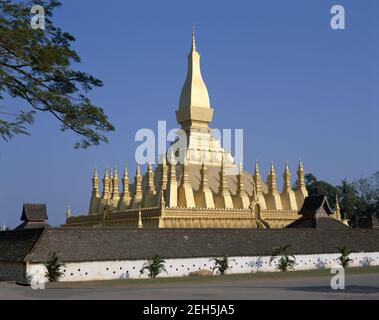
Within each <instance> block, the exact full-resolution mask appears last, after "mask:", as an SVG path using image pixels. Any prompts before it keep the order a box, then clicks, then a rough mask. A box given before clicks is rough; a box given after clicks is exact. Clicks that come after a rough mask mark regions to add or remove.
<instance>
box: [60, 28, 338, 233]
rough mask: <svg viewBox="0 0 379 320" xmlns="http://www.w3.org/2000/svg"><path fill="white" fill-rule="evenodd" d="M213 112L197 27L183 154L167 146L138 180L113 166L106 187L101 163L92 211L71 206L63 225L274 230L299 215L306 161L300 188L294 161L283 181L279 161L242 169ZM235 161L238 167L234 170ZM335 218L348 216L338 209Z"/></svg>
mask: <svg viewBox="0 0 379 320" xmlns="http://www.w3.org/2000/svg"><path fill="white" fill-rule="evenodd" d="M213 113H214V109H213V108H212V106H211V103H210V99H209V95H208V90H207V87H206V85H205V83H204V81H203V78H202V75H201V69H200V55H199V53H198V51H197V49H196V43H195V35H194V33H193V35H192V48H191V52H190V54H189V56H188V71H187V77H186V80H185V83H184V85H183V88H182V92H181V94H180V100H179V107H178V110H177V111H176V118H177V121H178V123H179V124H180V126H181V129H182V132H184V133H185V135H186V138H187V139H186V141H187V144H186V146H185V147H184V148H182V149H180V150H179V151H180V153H181V155H182V158H181V159H182V161H176V160H175V159H176V157H175V156H176V154H174V152H172V151H167V153H166V154H165V155H163V156H162V157H161V159H160V161H159V164H158V165H157V166H156V167H155V168H153V166H152V165H148V166H147V171H146V174H144V175H142V174H141V168H140V166H139V165H137V169H136V174H135V177H134V179H133V181H130V180H131V179H130V176H129V172H128V170H127V168H126V167H125V169H124V170H123V173H122V176H121V177H120V176H119V172H118V171H117V169H114V170H108V169H106V170H105V173H104V176H103V178H102V191H101V192H100V178H99V173H98V171H97V170H95V172H94V174H93V178H92V195H91V199H90V203H89V211H88V214H85V215H81V216H72V215H71V212H70V211H68V212H67V219H66V224H65V225H64V226H65V227H76V226H77V227H97V228H100V227H125V228H261V229H268V228H284V227H286V226H288V225H290V224H291V223H293V222H294V221H296V220H297V219H298V218H299V217H300V216H299V211H300V209H301V208H302V206H303V203H304V200H305V198H306V197H307V196H308V192H307V189H306V187H305V182H304V168H303V164H302V163H301V161H300V162H299V164H298V169H297V185H296V188H295V189H294V188H293V187H292V184H291V173H290V169H289V166H288V163H285V165H284V173H283V178H284V185H283V188H281V189H280V190H279V188H278V186H277V174H276V170H275V168H274V164H273V163H272V164H271V168H270V170H269V173H268V176H267V181H266V182H264V181H263V178H264V177H263V176H262V175H261V172H260V170H259V165H258V163H257V162H256V163H255V168H254V172H253V173H249V172H247V171H245V170H243V168H242V165H240V164H238V163H235V160H234V159H233V157H232V155H231V154H230V153H229V152H226V151H225V150H224V149H223V148H222V146H221V143H220V141H219V140H217V139H216V138H215V137H214V136H213V135H212V129H211V128H210V127H209V124H210V123H211V121H212V118H213ZM169 150H170V148H169ZM231 168H234V169H235V170H233V172H234V174H230V170H229V169H231ZM228 170H229V171H228ZM227 171H228V173H227ZM120 178H121V179H120ZM120 180H121V182H122V190H121V192H120V190H119V188H120ZM333 217H334V218H335V219H337V220H340V219H341V218H340V215H339V213H338V212H335V213H333Z"/></svg>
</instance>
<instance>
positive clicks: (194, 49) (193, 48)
mask: <svg viewBox="0 0 379 320" xmlns="http://www.w3.org/2000/svg"><path fill="white" fill-rule="evenodd" d="M192 51H196V40H195V25H194V24H193V25H192Z"/></svg>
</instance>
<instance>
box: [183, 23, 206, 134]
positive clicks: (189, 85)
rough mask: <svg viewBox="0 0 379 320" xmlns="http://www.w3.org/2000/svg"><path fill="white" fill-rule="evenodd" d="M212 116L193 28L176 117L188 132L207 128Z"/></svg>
mask: <svg viewBox="0 0 379 320" xmlns="http://www.w3.org/2000/svg"><path fill="white" fill-rule="evenodd" d="M212 117H213V109H212V108H211V106H210V101H209V94H208V89H207V87H206V85H205V83H204V80H203V77H202V75H201V70H200V55H199V53H198V52H197V50H196V41H195V30H193V31H192V47H191V52H190V54H189V55H188V71H187V78H186V81H185V82H184V85H183V88H182V92H181V94H180V101H179V109H178V111H177V112H176V118H177V120H178V123H180V124H181V126H182V129H183V130H184V131H186V132H189V131H190V130H192V129H197V130H203V129H208V124H209V122H211V121H212ZM206 131H207V130H206Z"/></svg>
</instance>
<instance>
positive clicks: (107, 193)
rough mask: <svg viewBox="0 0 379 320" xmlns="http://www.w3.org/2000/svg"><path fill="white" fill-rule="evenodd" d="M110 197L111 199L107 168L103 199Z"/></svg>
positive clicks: (106, 170)
mask: <svg viewBox="0 0 379 320" xmlns="http://www.w3.org/2000/svg"><path fill="white" fill-rule="evenodd" d="M108 197H109V174H108V168H106V169H105V174H104V178H103V199H108Z"/></svg>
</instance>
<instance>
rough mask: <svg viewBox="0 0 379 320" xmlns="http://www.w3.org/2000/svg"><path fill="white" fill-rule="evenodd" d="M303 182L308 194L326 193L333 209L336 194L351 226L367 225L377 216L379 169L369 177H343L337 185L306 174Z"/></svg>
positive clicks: (378, 211)
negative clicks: (351, 178) (350, 178)
mask: <svg viewBox="0 0 379 320" xmlns="http://www.w3.org/2000/svg"><path fill="white" fill-rule="evenodd" d="M305 183H306V187H307V190H308V193H309V195H310V196H319V195H326V196H327V197H328V200H329V204H330V205H331V207H332V208H333V209H334V207H335V198H336V196H337V197H338V199H339V203H340V208H341V213H342V215H343V217H344V218H346V219H349V220H350V225H351V226H352V227H368V226H370V223H371V221H372V220H371V219H372V217H377V218H379V171H378V172H376V173H375V174H373V175H372V176H371V177H369V178H364V177H361V178H359V179H356V180H354V181H352V182H349V181H348V180H346V179H345V180H343V181H342V182H341V184H340V185H337V186H333V185H331V184H329V183H327V182H325V181H321V180H317V178H316V177H315V176H314V175H313V174H307V175H305Z"/></svg>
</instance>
